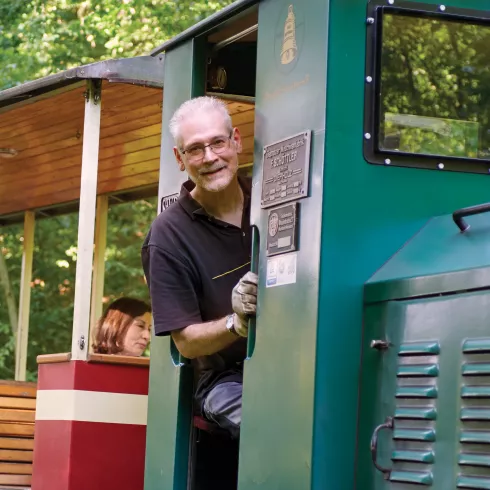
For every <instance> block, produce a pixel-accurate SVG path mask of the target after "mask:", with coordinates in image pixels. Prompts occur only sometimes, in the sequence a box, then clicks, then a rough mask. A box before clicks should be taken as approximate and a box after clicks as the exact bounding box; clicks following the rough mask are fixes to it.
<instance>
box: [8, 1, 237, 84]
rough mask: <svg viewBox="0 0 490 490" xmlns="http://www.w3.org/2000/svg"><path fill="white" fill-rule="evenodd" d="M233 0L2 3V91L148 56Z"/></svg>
mask: <svg viewBox="0 0 490 490" xmlns="http://www.w3.org/2000/svg"><path fill="white" fill-rule="evenodd" d="M229 3H231V2H230V1H229V0H218V1H205V0H201V1H191V0H178V1H169V0H85V1H83V2H80V1H79V0H27V1H25V2H23V1H21V0H0V33H1V34H2V37H3V39H2V40H1V41H0V48H1V53H0V84H1V85H0V88H7V87H11V86H13V85H16V84H19V83H22V82H24V81H26V80H28V79H35V78H40V77H43V76H46V75H49V74H51V73H55V72H58V71H62V70H65V69H68V68H72V67H74V66H79V65H82V64H87V63H92V62H94V61H98V60H103V59H108V58H127V57H131V56H138V55H142V54H148V53H149V52H150V51H151V50H152V49H153V48H155V47H156V46H158V45H159V44H161V43H162V42H164V41H166V40H168V39H170V38H172V37H174V36H175V35H177V34H178V33H180V32H182V31H183V30H185V29H187V28H188V27H190V26H192V25H193V24H195V23H196V22H199V21H200V20H202V19H204V18H205V17H208V16H209V15H211V14H212V13H214V12H216V11H218V10H220V9H222V8H223V7H225V6H226V5H228V4H229Z"/></svg>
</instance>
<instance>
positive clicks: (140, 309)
mask: <svg viewBox="0 0 490 490" xmlns="http://www.w3.org/2000/svg"><path fill="white" fill-rule="evenodd" d="M145 313H151V307H150V305H148V304H147V303H145V302H144V301H141V300H139V299H134V298H119V299H116V300H115V301H113V302H112V303H111V304H110V305H109V306H108V308H107V309H106V311H105V313H104V314H103V315H102V316H101V317H100V318H99V321H98V322H97V327H96V329H95V332H94V342H93V344H92V348H93V349H94V352H95V353H97V354H118V353H119V352H121V351H122V350H123V342H124V337H125V336H126V333H127V331H128V329H129V327H130V325H131V323H133V320H134V319H135V318H136V317H138V316H142V315H144V314H145Z"/></svg>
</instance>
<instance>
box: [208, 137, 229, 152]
mask: <svg viewBox="0 0 490 490" xmlns="http://www.w3.org/2000/svg"><path fill="white" fill-rule="evenodd" d="M227 146H228V140H217V141H215V142H214V143H212V144H211V149H212V150H213V151H214V152H215V153H221V152H223V151H224V150H225V149H226V147H227Z"/></svg>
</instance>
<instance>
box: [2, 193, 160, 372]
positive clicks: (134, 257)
mask: <svg viewBox="0 0 490 490" xmlns="http://www.w3.org/2000/svg"><path fill="white" fill-rule="evenodd" d="M155 216H156V198H152V199H148V200H143V201H135V202H131V203H125V204H119V205H117V206H111V207H110V208H109V216H108V223H107V249H106V254H105V274H106V275H105V290H104V301H105V302H106V303H109V302H111V301H113V300H114V299H115V298H117V297H119V296H132V297H135V298H140V299H143V300H145V301H148V300H149V297H148V288H147V286H146V284H145V281H144V275H143V270H142V268H141V255H140V254H141V245H142V243H143V240H144V237H145V236H146V233H147V231H148V228H149V226H150V224H151V222H152V220H153V219H154V218H155ZM77 226H78V214H70V215H65V216H58V217H54V218H49V219H42V220H38V221H37V223H36V231H35V248H34V260H33V272H32V283H31V314H30V319H29V320H30V325H29V347H28V361H27V371H28V378H29V379H31V380H34V379H36V376H37V365H36V356H38V355H40V354H51V353H55V352H68V351H69V350H70V348H71V332H72V318H73V300H74V287H75V269H76V258H77V256H76V243H77V233H78V231H77ZM22 235H23V229H22V226H20V225H14V226H9V227H6V228H4V229H1V228H0V250H1V251H2V253H3V254H4V257H5V259H6V263H7V267H8V270H9V275H10V280H11V282H12V286H13V289H14V291H15V292H16V296H17V300H18V294H19V281H20V273H21V265H22ZM0 293H2V294H3V292H0ZM3 304H4V302H3V298H2V300H1V301H0V305H2V307H0V379H11V378H13V376H14V369H15V362H14V351H15V342H14V339H13V335H12V332H11V328H10V324H9V319H8V315H7V309H6V308H4V307H3Z"/></svg>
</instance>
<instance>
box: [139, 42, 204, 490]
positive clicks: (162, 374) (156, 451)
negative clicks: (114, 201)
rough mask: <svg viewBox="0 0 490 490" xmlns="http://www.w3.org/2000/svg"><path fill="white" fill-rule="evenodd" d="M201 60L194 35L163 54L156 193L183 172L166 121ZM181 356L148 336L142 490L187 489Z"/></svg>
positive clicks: (196, 81) (194, 91)
mask: <svg viewBox="0 0 490 490" xmlns="http://www.w3.org/2000/svg"><path fill="white" fill-rule="evenodd" d="M203 62H204V57H203V56H202V47H201V45H200V43H199V41H191V42H189V43H187V44H184V45H182V46H180V47H178V48H177V49H175V50H174V51H171V52H169V53H167V54H166V57H165V79H164V84H165V98H164V105H163V130H162V152H161V164H160V188H159V197H160V198H161V197H163V196H167V195H170V194H173V193H176V192H179V191H180V185H181V183H182V182H183V181H184V180H185V178H186V174H184V173H183V172H180V171H179V170H178V167H177V164H176V163H175V158H174V155H173V151H172V148H173V146H174V145H173V140H172V138H171V135H170V133H169V131H168V122H169V121H170V118H171V117H172V114H173V112H174V111H175V109H177V107H178V106H179V105H180V104H181V103H182V102H184V101H185V100H187V99H188V98H190V97H191V96H193V95H199V94H200V93H202V90H203V88H202V87H203V84H202V79H203V76H202V73H203V70H202V65H203ZM199 87H201V89H200V90H201V91H200V92H199V90H198V88H199ZM181 361H182V359H181V358H179V355H178V351H176V349H175V347H174V346H173V344H171V340H170V337H155V336H153V338H152V343H151V362H150V388H149V397H148V426H147V434H146V461H145V490H186V489H187V469H188V462H189V458H188V455H189V440H190V427H191V425H190V421H191V404H192V382H193V374H192V370H191V369H190V368H189V367H185V363H182V362H181Z"/></svg>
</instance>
